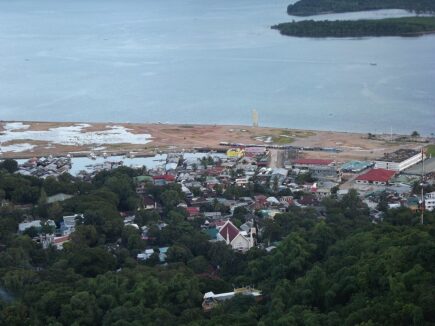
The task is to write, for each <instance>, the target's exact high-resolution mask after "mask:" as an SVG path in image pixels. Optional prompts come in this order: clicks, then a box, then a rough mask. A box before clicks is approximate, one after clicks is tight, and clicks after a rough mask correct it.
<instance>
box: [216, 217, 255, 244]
mask: <svg viewBox="0 0 435 326" xmlns="http://www.w3.org/2000/svg"><path fill="white" fill-rule="evenodd" d="M254 235H255V228H251V230H250V232H249V234H248V232H246V231H240V230H239V229H238V228H237V227H236V226H235V225H234V224H233V223H231V221H230V220H228V221H226V222H225V224H224V225H222V226H221V227H219V232H218V234H217V240H218V241H225V242H226V243H227V244H228V245H230V246H231V247H232V248H233V249H234V250H237V251H241V252H246V251H248V250H249V249H251V248H252V247H253V246H254V245H255V239H254Z"/></svg>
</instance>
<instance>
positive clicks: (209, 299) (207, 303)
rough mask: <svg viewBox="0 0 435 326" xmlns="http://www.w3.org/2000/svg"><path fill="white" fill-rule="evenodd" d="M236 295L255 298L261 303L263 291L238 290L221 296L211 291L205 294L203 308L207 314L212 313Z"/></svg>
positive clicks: (252, 289) (251, 289) (248, 288)
mask: <svg viewBox="0 0 435 326" xmlns="http://www.w3.org/2000/svg"><path fill="white" fill-rule="evenodd" d="M236 295H248V296H252V297H254V298H255V300H256V301H260V300H261V298H262V294H261V291H260V290H256V289H254V288H251V287H246V288H238V289H234V291H233V292H227V293H219V294H215V293H213V292H212V291H210V292H207V293H206V294H204V301H203V302H202V308H203V310H204V311H205V312H207V311H210V310H212V309H213V308H214V307H216V306H217V305H218V304H219V303H221V302H223V301H226V300H229V299H232V298H234V296H236Z"/></svg>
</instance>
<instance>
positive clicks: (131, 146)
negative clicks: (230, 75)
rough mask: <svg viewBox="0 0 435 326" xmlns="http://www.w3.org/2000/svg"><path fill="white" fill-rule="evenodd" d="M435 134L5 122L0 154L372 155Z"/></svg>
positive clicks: (340, 157) (423, 141)
mask: <svg viewBox="0 0 435 326" xmlns="http://www.w3.org/2000/svg"><path fill="white" fill-rule="evenodd" d="M431 142H433V140H432V139H427V138H422V137H411V136H404V135H389V134H388V135H386V134H385V135H373V134H362V133H349V132H333V131H313V130H296V129H285V128H269V127H250V126H240V125H239V126H237V125H234V126H229V125H186V124H178V125H170V124H139V123H117V124H113V123H74V122H71V123H66V122H62V123H57V122H22V121H9V122H0V158H30V157H41V156H48V155H53V156H62V155H66V154H71V155H73V156H86V155H88V154H89V153H91V152H93V153H95V154H96V155H104V154H106V155H119V154H129V153H134V155H135V156H151V155H155V154H157V153H161V152H183V151H185V152H189V151H196V150H202V151H226V150H227V149H228V148H229V147H231V146H238V145H240V146H248V145H254V146H269V147H271V146H278V147H285V146H292V147H296V148H301V149H303V151H304V152H305V153H304V156H307V157H309V156H313V157H317V158H322V157H330V156H331V155H333V156H334V157H335V158H336V159H337V160H347V159H362V160H367V159H373V158H376V157H379V156H381V155H382V154H383V153H385V152H392V151H395V150H397V149H399V148H410V149H416V148H419V147H421V146H426V145H428V144H430V143H431Z"/></svg>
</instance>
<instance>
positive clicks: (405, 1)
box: [287, 0, 435, 16]
mask: <svg viewBox="0 0 435 326" xmlns="http://www.w3.org/2000/svg"><path fill="white" fill-rule="evenodd" d="M378 9H404V10H409V11H414V12H416V13H426V12H435V1H433V0H300V1H298V2H296V3H294V4H291V5H289V6H288V7H287V12H288V14H289V15H293V16H311V15H319V14H324V13H334V12H350V11H363V10H378Z"/></svg>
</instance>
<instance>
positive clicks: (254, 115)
mask: <svg viewBox="0 0 435 326" xmlns="http://www.w3.org/2000/svg"><path fill="white" fill-rule="evenodd" d="M252 126H253V127H258V112H257V110H255V109H254V110H252Z"/></svg>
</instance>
